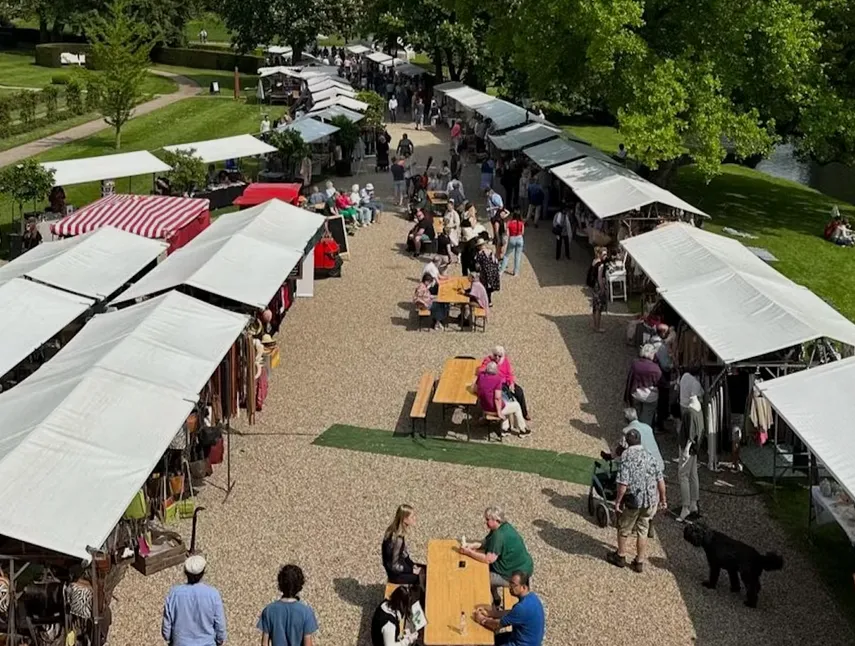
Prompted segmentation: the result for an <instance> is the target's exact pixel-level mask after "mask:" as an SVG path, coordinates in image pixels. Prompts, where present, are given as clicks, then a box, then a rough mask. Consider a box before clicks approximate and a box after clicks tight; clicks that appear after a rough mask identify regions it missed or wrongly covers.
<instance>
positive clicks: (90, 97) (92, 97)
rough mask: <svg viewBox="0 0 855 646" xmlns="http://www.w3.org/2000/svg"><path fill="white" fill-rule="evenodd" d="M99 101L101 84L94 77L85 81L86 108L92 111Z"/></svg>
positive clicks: (96, 107) (95, 108)
mask: <svg viewBox="0 0 855 646" xmlns="http://www.w3.org/2000/svg"><path fill="white" fill-rule="evenodd" d="M99 103H101V86H100V85H99V84H98V82H97V81H95V80H94V79H91V78H90V79H89V80H87V81H86V110H87V112H94V111H95V110H97V109H98V104H99Z"/></svg>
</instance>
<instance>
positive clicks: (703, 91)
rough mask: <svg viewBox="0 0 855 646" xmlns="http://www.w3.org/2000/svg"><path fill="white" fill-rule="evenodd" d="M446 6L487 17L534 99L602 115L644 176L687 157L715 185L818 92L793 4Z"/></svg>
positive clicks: (800, 115)
mask: <svg viewBox="0 0 855 646" xmlns="http://www.w3.org/2000/svg"><path fill="white" fill-rule="evenodd" d="M453 1H454V2H455V3H456V5H458V7H461V6H462V7H464V8H466V7H468V8H469V9H470V10H473V11H475V10H477V11H484V10H486V11H489V12H490V14H491V17H492V19H491V21H490V32H489V34H488V36H487V38H488V42H489V45H490V49H491V51H492V52H493V54H494V57H495V58H496V59H497V60H502V59H506V60H508V61H509V65H510V67H511V68H514V69H516V70H518V71H519V72H521V73H522V74H524V75H525V78H526V80H527V85H528V91H529V94H530V95H531V96H532V98H536V99H548V100H555V101H559V102H562V103H564V104H565V105H567V106H568V107H569V108H570V109H572V110H584V111H590V110H597V109H602V110H603V111H604V112H605V113H607V114H608V115H610V116H611V117H613V118H615V119H616V120H617V123H618V125H619V127H620V128H621V131H622V134H623V136H624V137H625V142H626V144H627V147H628V148H629V150H630V153H631V154H632V155H633V156H635V157H636V158H638V159H639V160H640V161H642V162H643V163H644V164H646V165H648V166H649V167H651V168H653V169H657V168H660V167H666V168H667V167H668V166H669V165H670V163H672V162H674V161H675V160H678V159H680V158H682V157H683V155H684V154H688V156H689V157H690V158H692V159H693V160H694V161H696V162H697V163H698V165H699V166H700V168H701V169H702V170H703V171H704V173H705V174H706V175H707V176H712V175H714V174H715V173H716V172H717V171H718V168H719V165H720V163H721V161H722V160H723V159H724V157H725V155H726V153H727V152H728V150H731V151H733V152H735V153H736V154H737V155H738V156H741V157H746V156H750V155H754V154H762V153H765V152H767V151H768V150H769V148H770V147H771V145H772V144H773V143H774V141H775V140H776V137H777V136H778V135H787V134H797V133H798V132H799V130H800V125H801V123H802V121H803V119H804V118H805V115H806V113H807V111H809V110H810V109H812V108H813V106H814V105H815V103H816V101H817V96H818V92H819V90H820V89H821V88H822V86H823V74H822V55H821V51H820V48H821V47H820V46H821V35H822V23H821V21H820V20H818V19H817V18H816V16H815V15H814V13H813V11H812V10H811V9H810V8H806V5H807V4H808V3H803V2H801V0H774V1H773V2H770V1H769V0H715V1H707V0H702V1H700V2H690V1H688V0H682V1H677V2H675V1H674V0H587V1H585V2H578V1H576V0H526V1H525V2H517V1H514V2H505V1H503V0H453ZM828 1H830V2H833V1H834V0H828ZM839 1H841V2H842V1H843V0H839Z"/></svg>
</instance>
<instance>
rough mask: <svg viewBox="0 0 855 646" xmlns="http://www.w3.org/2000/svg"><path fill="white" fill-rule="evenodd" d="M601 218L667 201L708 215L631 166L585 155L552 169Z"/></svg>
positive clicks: (675, 206)
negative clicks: (636, 171) (639, 173)
mask: <svg viewBox="0 0 855 646" xmlns="http://www.w3.org/2000/svg"><path fill="white" fill-rule="evenodd" d="M551 172H552V174H553V175H555V177H557V178H558V179H559V180H561V181H562V182H564V183H565V184H566V185H567V186H569V187H570V188H571V189H573V192H574V193H575V194H576V195H577V196H578V198H579V199H580V200H582V201H583V202H584V203H585V205H586V206H587V207H588V208H589V209H591V211H592V212H593V213H594V215H596V216H597V217H598V218H610V217H613V216H615V215H620V214H622V213H627V212H628V211H634V210H636V209H640V208H641V207H643V206H648V205H650V204H664V205H666V206H670V207H672V208H675V209H682V210H683V211H687V212H689V213H694V214H695V215H700V216H702V217H705V218H708V217H709V216H708V215H707V214H706V213H704V212H703V211H701V210H700V209H697V208H695V207H694V206H692V205H691V204H689V203H688V202H686V201H685V200H681V199H680V198H679V197H677V196H676V195H674V194H673V193H671V192H670V191H666V190H665V189H664V188H661V187H659V186H657V185H656V184H653V183H652V182H648V181H647V180H645V179H642V178H641V177H639V176H638V175H636V174H635V173H633V172H632V171H631V170H629V169H627V168H624V167H623V166H620V165H618V164H611V163H608V162H606V161H604V160H601V159H594V158H592V157H583V158H582V159H577V160H576V161H573V162H570V163H569V164H563V165H561V166H556V167H554V168H552V169H551Z"/></svg>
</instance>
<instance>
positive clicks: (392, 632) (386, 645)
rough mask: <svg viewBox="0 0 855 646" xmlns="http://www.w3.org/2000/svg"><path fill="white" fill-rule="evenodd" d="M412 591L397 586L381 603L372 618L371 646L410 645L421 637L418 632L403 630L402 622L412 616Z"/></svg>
mask: <svg viewBox="0 0 855 646" xmlns="http://www.w3.org/2000/svg"><path fill="white" fill-rule="evenodd" d="M411 605H412V604H411V600H410V591H409V590H408V589H407V588H406V587H405V586H401V587H398V588H395V590H394V591H393V592H392V594H391V595H390V596H389V598H388V599H387V600H386V601H384V602H383V603H381V604H380V605H379V606H378V607H377V610H375V611H374V616H373V617H372V618H371V646H409V644H413V643H415V641H416V640H417V639H418V638H419V634H418V632H415V631H410V630H409V628H408V629H407V630H406V631H403V634H402V631H401V624H402V623H403V622H404V621H405V620H407V619H409V617H410V612H411V611H410V607H411Z"/></svg>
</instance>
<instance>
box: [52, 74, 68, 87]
mask: <svg viewBox="0 0 855 646" xmlns="http://www.w3.org/2000/svg"><path fill="white" fill-rule="evenodd" d="M68 81H69V76H68V74H54V75H53V76H51V77H50V82H51V85H68Z"/></svg>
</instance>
